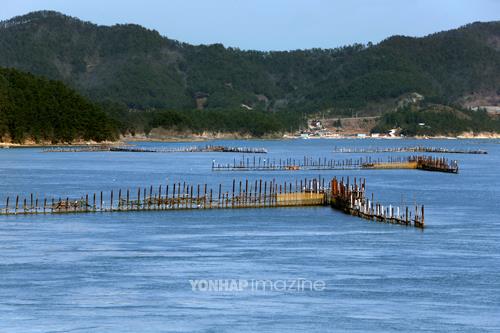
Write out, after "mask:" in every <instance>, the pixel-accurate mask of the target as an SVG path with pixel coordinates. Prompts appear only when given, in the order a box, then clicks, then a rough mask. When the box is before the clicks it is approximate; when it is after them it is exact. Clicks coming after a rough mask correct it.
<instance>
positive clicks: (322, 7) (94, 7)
mask: <svg viewBox="0 0 500 333" xmlns="http://www.w3.org/2000/svg"><path fill="white" fill-rule="evenodd" d="M40 9H52V10H57V11H60V12H63V13H65V14H68V15H71V16H77V17H79V18H81V19H83V20H86V21H92V22H94V23H98V24H105V25H112V24H115V23H137V24H140V25H143V26H145V27H147V28H150V29H155V30H158V31H159V32H160V33H161V34H162V35H164V36H167V37H169V38H173V39H177V40H180V41H183V42H188V43H192V44H209V43H223V44H224V45H226V46H233V47H239V48H242V49H258V50H288V49H304V48H312V47H321V48H331V47H336V46H342V45H346V44H352V43H355V42H361V43H366V42H368V41H372V42H374V43H376V42H379V41H380V40H382V39H384V38H386V37H388V36H390V35H394V34H400V35H409V36H423V35H426V34H429V33H432V32H436V31H441V30H447V29H450V28H455V27H458V26H461V25H464V24H466V23H470V22H474V21H493V20H500V0H163V1H161V0H136V1H132V0H0V20H4V19H8V18H11V17H13V16H16V15H22V14H26V13H28V12H30V11H34V10H40Z"/></svg>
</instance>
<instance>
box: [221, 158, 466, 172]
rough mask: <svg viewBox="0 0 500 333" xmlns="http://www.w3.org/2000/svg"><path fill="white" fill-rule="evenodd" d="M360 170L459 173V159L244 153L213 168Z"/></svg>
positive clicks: (223, 169)
mask: <svg viewBox="0 0 500 333" xmlns="http://www.w3.org/2000/svg"><path fill="white" fill-rule="evenodd" d="M356 169H419V170H425V171H437V172H447V173H458V162H457V161H448V159H445V158H435V157H432V156H408V157H397V158H394V157H389V158H387V160H383V159H381V158H379V159H372V158H371V157H365V158H356V159H352V158H351V159H343V160H335V159H327V158H326V157H325V158H317V159H313V158H312V157H305V156H304V158H303V159H297V160H296V159H292V158H287V159H279V160H276V159H273V160H271V159H263V158H256V157H253V158H249V157H245V156H243V157H242V158H241V159H240V160H239V161H236V159H233V163H232V164H231V163H226V164H223V163H217V162H216V161H212V171H297V170H356Z"/></svg>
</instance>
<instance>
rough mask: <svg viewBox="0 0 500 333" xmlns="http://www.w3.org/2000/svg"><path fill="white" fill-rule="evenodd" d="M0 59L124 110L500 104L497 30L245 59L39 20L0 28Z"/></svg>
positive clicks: (147, 34)
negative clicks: (408, 100) (420, 99)
mask: <svg viewBox="0 0 500 333" xmlns="http://www.w3.org/2000/svg"><path fill="white" fill-rule="evenodd" d="M0 50H1V51H0V66H2V67H13V68H17V69H19V70H23V71H27V72H31V73H33V74H36V75H41V76H45V77H47V78H49V79H56V80H61V81H63V82H65V83H66V84H68V85H69V86H71V87H72V88H74V89H76V90H77V91H79V92H80V93H81V94H83V95H85V96H87V97H89V98H91V99H92V100H94V101H98V102H111V103H118V104H120V105H122V107H126V108H128V109H138V110H148V109H170V110H177V111H182V110H186V111H187V110H193V109H196V108H199V109H210V110H228V111H229V110H240V111H241V110H248V111H249V112H251V111H252V110H260V111H265V112H278V113H280V112H293V113H296V114H303V113H305V114H314V113H326V114H331V115H333V116H342V115H350V114H352V112H353V111H356V112H358V111H359V114H360V115H363V114H365V115H374V114H376V115H379V114H383V113H385V112H387V111H392V110H394V109H396V108H397V100H398V99H399V98H400V97H401V96H403V95H405V94H408V93H418V94H421V95H423V96H424V97H425V99H426V100H427V101H429V102H432V103H439V104H458V105H462V106H464V107H472V106H482V105H500V53H499V52H500V21H492V22H486V23H484V22H475V23H471V24H467V25H465V26H462V27H459V28H457V29H452V30H448V31H442V32H436V33H433V34H430V35H427V36H425V37H408V36H401V35H395V36H390V37H388V38H386V39H384V40H383V41H381V42H380V43H378V44H375V45H373V44H369V45H362V44H353V45H349V46H344V47H339V48H335V49H307V50H291V51H254V50H245V51H243V50H240V49H238V48H231V47H224V46H223V45H222V44H210V45H203V44H202V45H191V44H188V43H183V42H180V41H176V40H172V39H169V38H167V37H164V36H162V35H160V33H159V32H158V31H156V30H151V29H147V28H144V27H142V26H139V25H136V24H116V25H112V26H105V25H96V24H94V23H92V22H88V21H83V20H80V19H78V18H74V17H71V16H67V15H64V14H62V13H59V12H54V11H39V12H32V13H29V14H26V15H21V16H16V17H14V18H12V19H10V20H6V21H3V22H1V23H0Z"/></svg>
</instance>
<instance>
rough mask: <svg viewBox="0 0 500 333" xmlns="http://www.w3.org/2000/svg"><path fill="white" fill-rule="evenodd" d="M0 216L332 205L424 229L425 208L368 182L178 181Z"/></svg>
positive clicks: (4, 210) (25, 201)
mask: <svg viewBox="0 0 500 333" xmlns="http://www.w3.org/2000/svg"><path fill="white" fill-rule="evenodd" d="M4 202H5V205H4V206H3V207H1V208H0V215H29V214H70V213H111V212H138V211H166V210H188V209H191V210H194V209H198V210H206V209H236V208H274V207H301V206H331V207H332V208H333V209H336V210H340V211H342V212H344V213H346V214H349V215H352V216H357V217H360V218H363V219H366V220H370V221H377V222H385V223H393V224H400V225H406V226H413V227H417V228H423V227H424V207H423V206H417V205H415V207H414V209H413V211H412V209H410V207H408V206H406V207H400V206H393V205H383V204H381V203H378V202H376V201H375V199H374V194H373V193H372V194H371V197H370V198H368V197H367V195H366V186H365V180H364V179H356V178H354V181H353V182H351V180H350V178H346V180H344V178H341V179H340V180H339V179H337V178H333V179H332V180H331V181H327V182H326V183H325V179H324V178H313V179H307V178H305V179H301V180H298V179H295V180H294V181H291V182H286V181H285V182H277V181H276V180H275V179H273V180H263V179H258V180H253V181H252V180H248V179H245V180H239V181H236V180H235V179H234V180H233V181H232V184H231V185H230V186H228V187H223V186H222V184H219V185H218V186H217V187H215V188H211V187H208V186H207V184H188V183H186V182H182V183H180V182H178V183H173V184H167V185H165V186H163V185H159V186H157V187H153V186H150V187H149V188H141V187H139V188H137V189H136V190H131V189H125V190H122V189H119V190H118V191H116V190H111V191H107V192H104V191H99V192H95V193H91V194H90V195H89V194H84V195H81V196H79V197H74V196H72V197H70V196H67V197H65V198H61V197H58V198H54V197H52V198H47V197H43V196H42V197H39V196H38V195H36V194H30V195H29V196H28V197H21V196H19V195H18V196H15V197H14V198H13V200H12V201H11V198H10V197H7V198H6V199H5V201H4Z"/></svg>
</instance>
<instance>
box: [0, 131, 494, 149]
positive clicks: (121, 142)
mask: <svg viewBox="0 0 500 333" xmlns="http://www.w3.org/2000/svg"><path fill="white" fill-rule="evenodd" d="M496 139H500V134H489V135H459V136H453V137H452V136H415V137H370V136H367V137H355V136H336V137H324V136H322V137H317V136H311V137H307V138H302V137H299V136H287V135H284V136H282V137H249V136H247V137H241V136H240V137H238V136H222V137H212V136H206V137H205V136H169V137H165V138H159V137H152V138H148V137H145V136H137V137H132V136H124V137H122V138H121V139H120V140H118V141H105V142H93V141H77V142H72V143H55V144H54V143H23V144H21V143H9V142H0V149H2V148H4V149H7V148H50V147H86V146H125V145H127V144H128V142H170V143H172V142H178V143H181V142H186V143H192V142H208V141H214V140H220V141H225V140H244V141H262V140H272V141H278V140H419V141H420V140H422V141H424V140H496Z"/></svg>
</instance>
